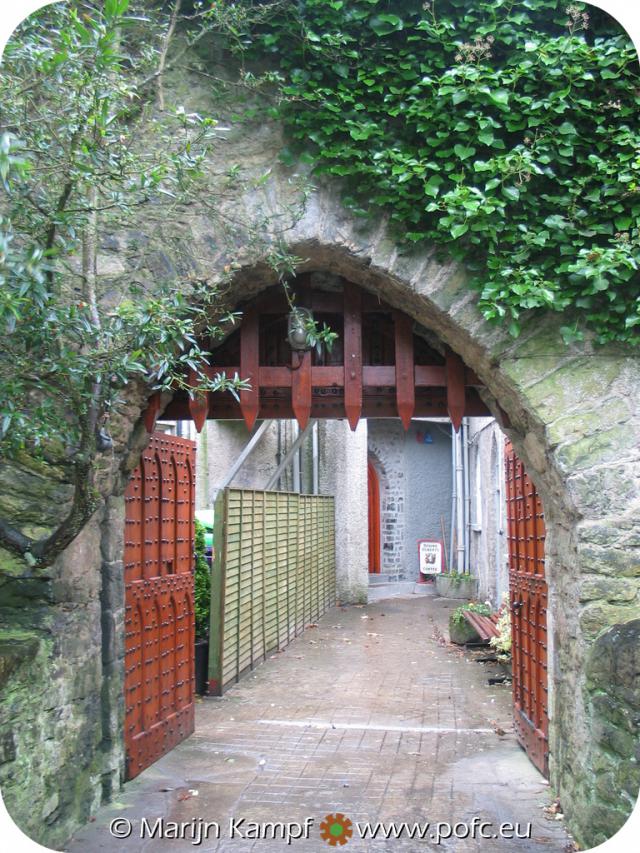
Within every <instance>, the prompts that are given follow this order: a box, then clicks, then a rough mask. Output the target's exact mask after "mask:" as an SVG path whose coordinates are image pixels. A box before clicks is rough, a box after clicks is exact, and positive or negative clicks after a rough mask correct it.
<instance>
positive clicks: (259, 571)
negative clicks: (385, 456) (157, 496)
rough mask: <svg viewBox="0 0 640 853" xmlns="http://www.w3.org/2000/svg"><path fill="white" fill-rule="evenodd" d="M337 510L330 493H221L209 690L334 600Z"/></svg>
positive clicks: (217, 691)
mask: <svg viewBox="0 0 640 853" xmlns="http://www.w3.org/2000/svg"><path fill="white" fill-rule="evenodd" d="M334 512H335V508H334V499H333V498H332V497H328V496H324V495H297V494H288V493H284V492H261V491H254V490H250V489H225V490H224V492H223V493H222V494H221V496H220V497H219V499H218V502H217V504H216V512H215V515H216V524H217V527H216V556H215V562H214V566H213V573H212V574H213V581H212V607H211V633H210V637H211V640H210V655H209V692H210V693H211V694H214V695H221V694H222V692H223V691H224V689H225V688H226V687H227V686H228V685H229V684H231V683H235V682H236V681H238V680H239V679H240V678H241V677H242V675H243V674H244V673H245V672H247V671H248V670H251V669H253V668H254V667H255V666H256V665H257V664H258V663H260V662H261V661H263V660H264V659H265V658H266V657H267V655H268V654H270V653H271V652H273V651H275V650H277V649H281V648H283V647H284V646H286V645H287V644H288V643H289V642H290V641H291V640H292V639H293V638H294V637H295V636H296V635H297V634H300V633H301V632H302V631H304V629H305V627H306V626H307V625H309V624H310V623H311V622H315V621H316V620H317V619H318V618H319V617H320V616H321V615H322V614H323V613H324V612H325V611H326V610H327V608H328V607H330V606H331V605H332V604H334V603H335V590H336V583H335V521H334ZM218 543H220V544H219V545H218Z"/></svg>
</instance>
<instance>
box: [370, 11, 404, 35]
mask: <svg viewBox="0 0 640 853" xmlns="http://www.w3.org/2000/svg"><path fill="white" fill-rule="evenodd" d="M369 26H370V27H371V29H372V30H373V31H374V33H375V34H376V35H377V36H386V35H389V33H393V32H397V31H398V30H401V29H402V28H403V27H404V23H403V21H402V18H399V17H398V16H397V15H376V16H375V17H373V18H370V19H369Z"/></svg>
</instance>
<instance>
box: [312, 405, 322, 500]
mask: <svg viewBox="0 0 640 853" xmlns="http://www.w3.org/2000/svg"><path fill="white" fill-rule="evenodd" d="M311 447H312V451H311V456H312V466H313V467H312V478H313V494H314V495H319V494H320V453H319V444H318V421H316V422H315V423H314V425H313V432H312V433H311Z"/></svg>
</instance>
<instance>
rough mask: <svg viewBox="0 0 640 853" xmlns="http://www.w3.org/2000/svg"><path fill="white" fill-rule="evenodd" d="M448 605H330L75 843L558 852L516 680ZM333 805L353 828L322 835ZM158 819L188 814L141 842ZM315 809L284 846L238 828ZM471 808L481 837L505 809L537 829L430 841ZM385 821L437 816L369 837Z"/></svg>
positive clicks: (300, 818) (204, 713) (274, 850)
mask: <svg viewBox="0 0 640 853" xmlns="http://www.w3.org/2000/svg"><path fill="white" fill-rule="evenodd" d="M455 605H456V602H451V601H445V600H443V599H437V598H432V597H428V596H408V597H407V598H394V599H389V600H387V601H379V602H376V603H375V604H370V605H368V606H367V607H344V608H334V609H332V610H331V611H330V612H329V613H328V614H326V615H325V616H324V617H323V619H322V620H321V621H320V622H319V623H318V625H317V626H312V627H309V628H308V629H307V631H306V632H305V633H304V635H302V636H301V637H299V638H297V639H296V640H295V641H294V642H293V643H292V644H291V645H290V646H288V647H287V649H286V650H284V651H282V652H280V653H277V654H275V655H272V656H271V657H270V659H269V660H267V662H266V663H265V664H263V665H262V666H260V667H258V668H257V669H256V670H255V671H254V672H253V673H250V674H249V675H248V676H247V677H246V678H245V679H244V680H243V681H241V682H240V683H239V684H237V685H235V686H233V687H232V688H231V689H229V690H228V691H227V693H226V694H225V696H224V697H223V698H221V699H215V698H207V699H204V700H202V701H201V702H199V703H198V707H197V715H196V734H195V735H193V736H192V737H191V738H190V739H189V740H188V741H186V742H184V743H183V744H181V745H180V746H178V747H177V749H175V750H173V752H171V753H170V754H169V755H167V756H165V757H164V758H163V759H162V760H161V761H159V762H157V763H156V764H155V765H154V766H153V767H151V768H149V769H148V770H147V771H145V772H144V773H143V774H141V775H140V776H139V777H138V778H137V779H136V780H134V781H133V782H131V783H129V784H128V785H127V786H126V787H125V790H124V792H123V794H122V795H121V797H120V800H119V801H118V802H116V803H112V804H111V805H109V806H108V807H106V808H103V809H101V810H100V812H99V813H98V814H97V815H96V820H95V821H94V822H92V823H90V824H89V825H88V826H87V827H86V828H85V829H83V830H82V831H81V832H79V833H78V834H77V836H76V838H75V839H74V840H73V841H72V843H71V844H70V846H69V847H68V850H69V851H73V852H74V853H75V851H78V853H80V851H83V853H87V851H89V853H92V851H94V850H96V851H97V850H109V851H111V850H113V851H115V850H118V851H128V850H140V851H142V850H144V851H147V850H152V849H153V850H156V849H158V848H162V849H168V850H175V851H186V850H193V849H200V850H203V851H217V853H246V851H265V853H281V851H285V850H292V849H293V850H304V851H308V853H322V852H323V851H328V850H331V849H334V850H344V851H345V853H356V851H358V852H359V851H379V852H380V853H387V852H388V853H391V851H402V853H404V851H407V853H409V851H419V850H443V851H456V852H457V853H458V851H459V853H467V851H482V853H493V851H501V853H503V852H504V853H507V851H522V853H525V851H526V853H533V851H536V853H537V851H564V850H565V848H566V846H567V843H568V836H567V834H566V832H565V830H564V827H563V825H562V822H561V821H558V820H555V819H549V817H547V815H546V813H545V812H544V810H543V807H544V806H545V805H548V804H549V802H550V799H551V794H550V791H549V787H548V785H547V784H546V783H545V782H544V780H543V779H542V777H541V776H540V774H539V773H538V772H537V770H536V769H535V768H534V767H533V766H532V765H531V764H530V762H529V761H528V759H527V758H526V756H525V755H524V753H523V752H522V750H521V749H520V748H519V746H518V745H517V743H516V740H515V737H514V734H513V728H512V725H511V721H510V714H511V706H510V688H509V687H508V686H506V685H495V686H489V685H488V682H487V678H488V676H490V675H495V674H497V672H496V665H495V664H486V663H478V662H475V661H473V660H471V659H470V655H469V653H463V652H461V651H460V650H459V649H458V648H457V647H454V646H450V645H449V644H448V643H447V642H446V640H445V637H446V625H447V619H448V615H449V612H450V611H451V609H452V608H453V607H454V606H455ZM501 732H503V733H501ZM194 792H197V793H194ZM337 813H341V814H343V815H345V816H346V817H348V818H349V819H350V820H351V821H352V823H353V827H352V830H353V835H352V836H351V838H350V839H349V840H348V841H347V843H345V844H344V845H342V846H341V845H340V844H337V845H336V846H329V845H328V844H327V843H326V842H325V841H323V840H322V839H321V837H320V829H319V826H320V823H321V821H322V820H323V819H324V817H325V816H326V815H328V814H337ZM158 817H161V818H163V820H164V821H165V823H164V827H165V831H166V829H167V827H169V828H170V827H171V823H169V822H180V823H181V822H184V823H185V824H186V825H187V834H186V837H185V838H183V839H178V840H176V839H175V838H172V839H168V838H165V839H164V840H160V839H159V838H158V837H157V836H156V837H155V838H148V837H147V838H144V839H142V838H141V837H140V835H141V833H140V829H141V826H142V823H141V821H142V819H143V818H146V819H147V822H148V826H153V825H154V823H155V821H156V819H157V818H158ZM114 818H124V819H126V820H128V821H130V823H131V827H132V833H131V836H130V837H129V838H128V839H126V840H121V839H115V838H113V837H111V835H110V833H109V825H110V822H111V821H112V820H113V819H114ZM232 818H233V819H235V820H236V827H237V835H236V837H234V838H230V831H231V827H230V820H231V819H232ZM242 818H244V819H245V823H244V824H240V823H239V821H240V820H241V819H242ZM308 818H313V819H314V822H313V826H312V827H311V829H310V831H309V837H308V839H305V838H301V839H299V840H292V842H291V844H290V845H288V844H286V843H284V842H283V841H282V840H279V837H278V840H265V839H260V840H252V839H250V838H248V837H244V838H242V837H241V836H243V835H244V836H246V835H247V834H248V829H249V827H248V824H249V822H250V821H251V822H258V823H263V822H269V821H271V822H273V821H283V822H285V823H294V822H299V823H300V824H303V823H304V821H305V819H308ZM474 818H476V821H478V820H483V821H487V822H488V823H490V824H491V826H490V827H485V829H484V831H485V832H486V833H497V832H498V830H499V827H500V824H501V823H503V822H507V821H508V822H510V823H513V824H516V823H518V824H519V831H520V833H521V834H524V833H525V832H526V826H527V824H529V823H530V824H531V837H529V838H509V839H507V838H495V839H494V838H479V837H476V838H474V837H472V836H471V834H470V836H469V837H467V838H465V839H463V838H455V837H451V838H446V837H442V838H441V839H440V840H439V843H437V841H438V839H437V838H436V829H435V824H436V823H437V822H447V823H449V824H452V825H453V824H462V823H466V824H468V825H469V827H470V830H469V831H470V832H471V831H472V830H471V827H472V821H473V819H474ZM204 821H213V822H217V823H218V824H219V827H220V837H216V832H215V827H212V829H211V831H210V834H209V837H208V838H206V839H204V840H203V841H202V844H201V845H198V846H196V845H194V843H193V841H194V840H197V827H198V826H200V825H202V823H203V822H204ZM378 821H381V822H390V821H395V822H396V824H399V823H400V822H408V823H409V824H413V823H418V824H420V825H424V824H425V823H426V822H427V821H428V822H429V823H430V824H431V825H432V827H431V828H430V829H429V830H428V831H427V833H426V835H425V837H424V838H423V839H419V838H415V837H414V838H409V837H407V836H406V830H405V835H404V837H401V838H393V837H391V838H388V839H385V838H383V837H382V836H380V835H379V836H378V837H377V838H376V839H375V840H372V839H371V838H366V839H365V838H362V837H360V835H361V833H360V831H359V829H358V826H357V824H358V823H360V824H363V823H365V822H369V823H374V824H375V823H376V822H378ZM189 822H191V823H189ZM125 826H126V824H125ZM300 831H302V830H300ZM447 831H448V830H447V828H446V827H442V828H441V833H442V834H444V835H446V834H447ZM455 831H456V833H457V834H458V835H461V834H463V832H464V828H463V827H462V826H458V827H455ZM297 832H298V830H296V829H295V828H294V829H293V834H294V835H295V834H297ZM477 832H478V831H477V830H476V835H477Z"/></svg>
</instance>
